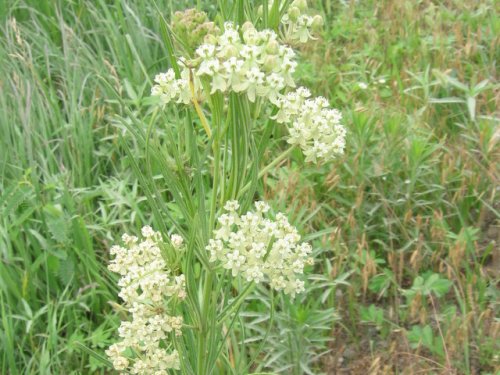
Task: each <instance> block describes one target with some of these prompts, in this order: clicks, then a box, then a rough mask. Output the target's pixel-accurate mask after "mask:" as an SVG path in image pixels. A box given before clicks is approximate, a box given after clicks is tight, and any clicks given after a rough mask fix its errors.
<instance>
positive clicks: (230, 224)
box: [206, 201, 313, 296]
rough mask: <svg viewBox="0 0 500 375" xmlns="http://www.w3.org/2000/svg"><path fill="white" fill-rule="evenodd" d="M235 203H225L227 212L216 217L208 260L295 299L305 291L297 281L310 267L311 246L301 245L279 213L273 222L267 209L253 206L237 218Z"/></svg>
mask: <svg viewBox="0 0 500 375" xmlns="http://www.w3.org/2000/svg"><path fill="white" fill-rule="evenodd" d="M238 208H239V204H238V202H237V201H228V202H227V203H226V205H225V207H224V209H225V210H226V213H224V214H222V215H221V216H220V217H219V218H218V222H219V228H218V229H216V230H215V231H214V233H213V238H212V239H211V240H210V241H209V244H208V245H207V247H206V249H207V251H209V252H210V261H211V262H215V261H219V262H221V264H222V266H223V267H224V268H225V269H228V270H231V272H232V274H233V276H236V275H239V274H240V275H242V276H243V277H244V278H245V279H246V280H247V281H249V282H250V281H255V282H256V283H259V282H269V284H270V286H271V287H272V288H273V289H275V290H277V291H281V290H283V291H284V293H286V294H290V295H292V296H295V294H296V293H300V292H302V291H303V290H304V282H303V281H302V280H300V279H298V277H297V276H298V275H300V274H302V273H303V270H304V265H305V264H312V263H313V259H312V258H311V257H310V254H311V252H312V248H311V245H309V244H308V243H300V244H299V241H300V235H299V234H298V232H297V229H296V228H295V227H293V226H292V225H291V224H290V223H289V222H288V219H287V218H286V216H285V215H283V214H282V213H278V214H277V215H276V220H271V219H268V218H265V217H264V215H265V213H266V212H267V211H269V206H268V205H267V203H265V202H256V203H255V209H256V210H255V212H253V211H249V212H247V213H246V214H244V215H241V216H240V215H238V213H237V210H238Z"/></svg>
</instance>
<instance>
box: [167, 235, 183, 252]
mask: <svg viewBox="0 0 500 375" xmlns="http://www.w3.org/2000/svg"><path fill="white" fill-rule="evenodd" d="M170 242H172V246H173V247H174V248H175V249H180V248H181V247H182V245H183V243H184V239H183V238H182V237H181V236H179V235H178V234H172V235H171V236H170Z"/></svg>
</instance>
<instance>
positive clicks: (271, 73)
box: [151, 22, 297, 104]
mask: <svg viewBox="0 0 500 375" xmlns="http://www.w3.org/2000/svg"><path fill="white" fill-rule="evenodd" d="M240 31H241V36H240ZM196 55H197V59H195V60H192V61H190V62H189V63H186V62H184V61H179V65H180V66H183V70H182V73H181V78H180V79H175V74H174V71H173V70H172V69H169V70H168V71H167V72H166V73H162V74H158V75H157V76H156V77H155V82H156V85H155V86H153V88H152V91H151V94H152V95H155V96H159V97H160V98H161V101H162V103H164V104H166V103H169V102H170V101H175V102H177V103H184V104H188V103H189V102H190V101H191V97H192V95H191V94H192V92H191V87H190V82H189V80H190V79H191V81H192V85H193V89H194V91H195V95H197V97H200V98H203V97H204V96H206V95H204V93H200V92H199V91H200V90H201V87H202V85H201V82H200V79H201V80H203V81H208V84H209V87H210V94H213V93H215V92H217V91H220V92H237V93H242V92H244V93H246V94H247V96H248V99H249V100H250V101H252V102H254V101H255V100H256V98H257V97H267V98H268V99H269V100H270V101H271V102H274V101H275V100H276V99H277V98H278V96H279V93H280V91H281V90H283V89H284V88H285V87H294V86H295V83H294V81H293V78H292V74H293V72H294V71H295V68H296V66H297V63H296V62H295V60H294V58H295V52H294V51H293V49H291V48H290V47H288V46H285V45H283V44H280V43H279V42H278V35H277V34H276V33H275V32H274V31H272V30H262V31H258V30H256V29H255V27H254V26H253V25H252V24H251V23H249V22H247V23H245V24H244V25H243V26H242V28H241V30H240V29H239V28H238V27H237V26H235V25H234V24H233V23H231V22H226V23H225V24H224V32H223V33H222V34H221V35H219V36H218V37H215V36H212V38H211V39H210V38H207V42H206V43H205V44H202V45H201V46H199V47H198V48H197V49H196ZM187 65H189V66H192V72H190V71H189V68H188V67H187Z"/></svg>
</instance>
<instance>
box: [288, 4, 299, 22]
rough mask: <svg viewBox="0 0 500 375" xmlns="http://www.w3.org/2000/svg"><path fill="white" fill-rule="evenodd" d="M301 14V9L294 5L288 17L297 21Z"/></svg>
mask: <svg viewBox="0 0 500 375" xmlns="http://www.w3.org/2000/svg"><path fill="white" fill-rule="evenodd" d="M299 16H300V9H299V8H297V7H292V8H290V9H289V10H288V17H290V20H291V21H292V22H297V19H298V18H299Z"/></svg>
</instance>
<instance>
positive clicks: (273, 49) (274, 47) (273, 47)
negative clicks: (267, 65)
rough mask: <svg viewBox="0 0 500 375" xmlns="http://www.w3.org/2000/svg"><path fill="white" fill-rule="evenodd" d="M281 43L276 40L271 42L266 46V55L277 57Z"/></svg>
mask: <svg viewBox="0 0 500 375" xmlns="http://www.w3.org/2000/svg"><path fill="white" fill-rule="evenodd" d="M279 46H280V45H279V43H278V42H277V41H276V40H270V41H269V42H267V45H266V53H269V54H272V55H275V54H277V53H278V49H279Z"/></svg>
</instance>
